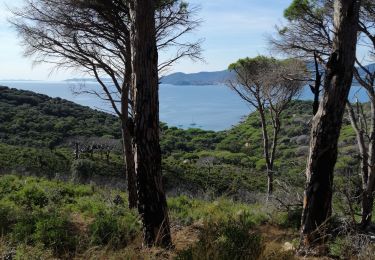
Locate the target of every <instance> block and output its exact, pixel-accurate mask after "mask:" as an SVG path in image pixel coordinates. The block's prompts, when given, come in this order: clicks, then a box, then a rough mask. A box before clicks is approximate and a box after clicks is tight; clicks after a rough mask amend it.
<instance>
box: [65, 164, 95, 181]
mask: <svg viewBox="0 0 375 260" xmlns="http://www.w3.org/2000/svg"><path fill="white" fill-rule="evenodd" d="M95 170H96V165H95V163H94V162H93V161H91V160H89V159H78V160H75V161H73V163H72V166H71V174H72V180H73V181H75V182H85V181H86V180H88V179H89V178H90V177H91V176H92V175H93V174H94V173H95Z"/></svg>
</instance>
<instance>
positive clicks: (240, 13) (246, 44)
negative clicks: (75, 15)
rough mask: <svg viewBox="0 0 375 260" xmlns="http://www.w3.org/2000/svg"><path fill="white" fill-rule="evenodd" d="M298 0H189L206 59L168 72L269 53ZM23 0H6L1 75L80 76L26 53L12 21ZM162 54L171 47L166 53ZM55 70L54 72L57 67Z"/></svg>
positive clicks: (0, 17)
mask: <svg viewBox="0 0 375 260" xmlns="http://www.w3.org/2000/svg"><path fill="white" fill-rule="evenodd" d="M291 1H292V0H188V2H189V3H190V4H191V5H195V6H199V7H200V11H199V13H198V17H199V18H201V19H202V24H201V26H200V27H199V28H198V29H197V30H196V31H195V32H194V33H192V34H190V35H189V36H188V37H189V38H190V39H191V40H194V39H204V42H203V44H202V48H203V57H204V59H205V62H191V61H189V60H182V61H180V62H179V63H178V64H175V65H174V66H173V67H172V68H171V69H170V70H169V71H168V73H173V72H185V73H193V72H199V71H216V70H223V69H226V68H227V67H228V65H229V64H230V63H232V62H234V61H236V60H238V59H239V58H243V57H252V56H256V55H258V54H263V55H269V54H270V52H269V50H268V44H267V36H269V35H271V34H272V33H274V32H275V29H274V27H275V25H276V24H280V23H282V22H283V18H282V17H283V10H284V9H285V8H286V7H287V6H288V5H289V4H290V3H291ZM22 2H23V1H22V0H0V80H7V79H30V80H63V79H67V78H72V77H80V76H83V75H82V74H79V73H78V74H77V72H76V71H75V72H74V71H66V70H64V71H63V70H60V71H53V70H52V67H51V66H49V65H47V64H41V65H36V66H33V61H32V59H31V58H29V57H24V56H23V47H22V46H21V44H20V39H18V38H17V34H16V33H15V31H14V30H13V29H12V28H11V27H10V25H9V23H8V22H7V18H8V17H9V16H10V13H9V11H8V8H7V7H19V6H22ZM159 55H160V59H161V60H162V59H163V58H166V57H169V56H170V55H172V54H171V53H160V54H159ZM51 71H53V72H51Z"/></svg>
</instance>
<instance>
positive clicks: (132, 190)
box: [121, 29, 138, 209]
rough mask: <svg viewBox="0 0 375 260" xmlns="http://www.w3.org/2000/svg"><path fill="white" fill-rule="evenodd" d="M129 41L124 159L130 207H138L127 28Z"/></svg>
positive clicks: (123, 111)
mask: <svg viewBox="0 0 375 260" xmlns="http://www.w3.org/2000/svg"><path fill="white" fill-rule="evenodd" d="M125 33H126V35H127V37H126V38H127V39H128V40H127V41H126V43H125V78H124V83H123V88H122V93H121V114H122V124H121V125H122V138H123V148H124V160H125V165H126V172H127V179H128V200H129V208H131V209H132V208H136V207H137V205H138V196H137V183H136V173H135V162H134V149H133V146H134V143H133V137H134V123H133V120H132V118H129V108H130V106H129V98H131V100H133V97H132V96H129V94H130V93H131V92H132V90H131V89H132V84H133V82H132V62H131V59H132V57H131V45H130V32H129V30H127V29H126V31H125Z"/></svg>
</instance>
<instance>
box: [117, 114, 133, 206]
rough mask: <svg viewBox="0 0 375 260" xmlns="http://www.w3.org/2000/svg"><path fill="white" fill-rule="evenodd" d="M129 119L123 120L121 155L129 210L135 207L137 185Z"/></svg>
mask: <svg viewBox="0 0 375 260" xmlns="http://www.w3.org/2000/svg"><path fill="white" fill-rule="evenodd" d="M125 120H126V121H125ZM128 120H129V119H124V120H123V121H122V122H121V124H122V141H123V154H124V162H125V166H126V173H127V174H126V176H127V181H128V200H129V208H131V209H132V208H136V207H137V185H136V174H135V163H134V152H133V144H132V137H131V134H130V132H129V125H128V124H127V123H126V122H128Z"/></svg>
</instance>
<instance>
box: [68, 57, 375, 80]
mask: <svg viewBox="0 0 375 260" xmlns="http://www.w3.org/2000/svg"><path fill="white" fill-rule="evenodd" d="M306 66H307V69H308V70H310V71H314V70H315V65H314V63H313V62H307V64H306ZM365 67H366V68H367V69H369V70H370V71H371V72H374V71H375V63H372V64H369V65H366V66H365ZM319 70H321V71H322V72H323V71H324V68H322V66H319ZM359 73H360V75H365V72H364V71H363V70H362V69H359ZM232 78H234V72H231V71H229V70H222V71H212V72H198V73H183V72H176V73H172V74H170V75H167V76H163V77H162V78H161V79H160V83H161V84H170V85H219V84H223V83H225V82H226V81H227V80H229V79H232ZM102 80H103V81H104V82H110V79H108V78H103V79H102ZM65 81H68V82H82V81H86V82H96V79H94V78H73V79H67V80H65ZM353 85H358V82H357V80H356V79H353Z"/></svg>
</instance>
